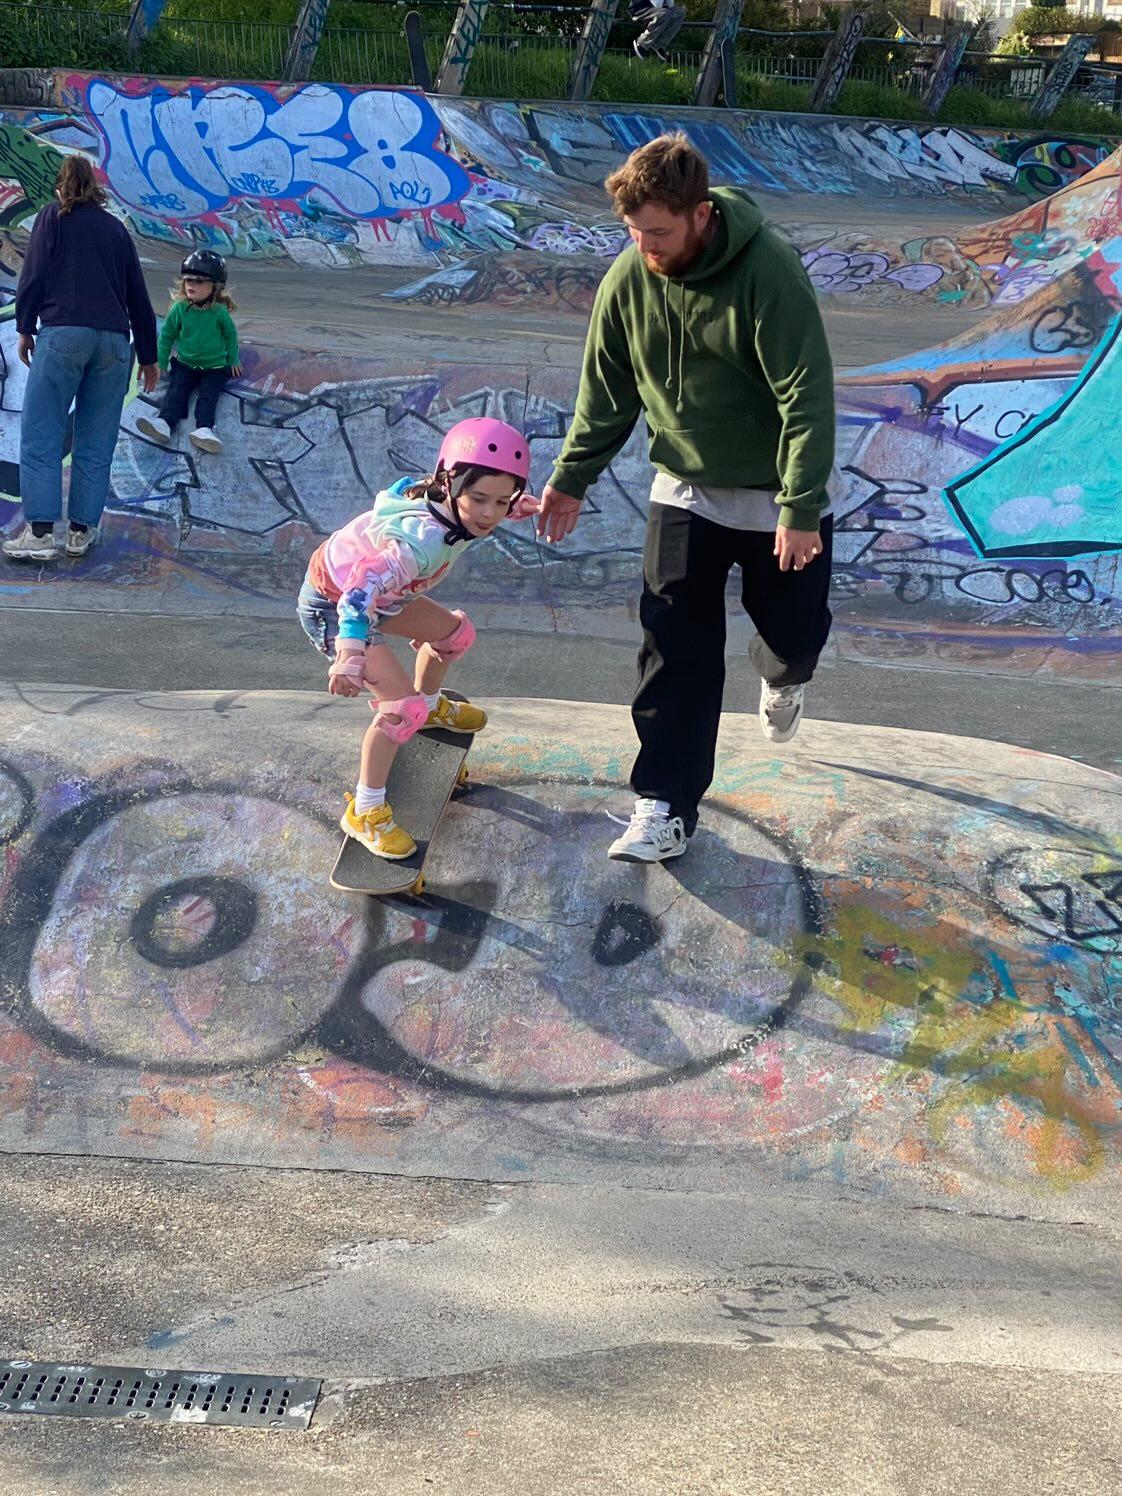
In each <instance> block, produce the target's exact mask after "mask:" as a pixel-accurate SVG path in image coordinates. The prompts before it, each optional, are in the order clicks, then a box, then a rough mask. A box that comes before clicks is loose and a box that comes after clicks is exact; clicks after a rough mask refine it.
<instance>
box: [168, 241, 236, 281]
mask: <svg viewBox="0 0 1122 1496" xmlns="http://www.w3.org/2000/svg"><path fill="white" fill-rule="evenodd" d="M179 273H180V275H197V276H199V277H200V279H202V280H208V281H213V282H214V284H215V285H216V286H224V285H225V284H226V261H225V260H224V259H223V258H222V256H221V255H219V254H215V252H214V250H213V249H193V250H192V251H191V253H190V254H189V255H188V256H187V258H186V259H185V260H184V261H183V264H182V265H180V267H179Z"/></svg>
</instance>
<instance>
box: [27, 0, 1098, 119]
mask: <svg viewBox="0 0 1122 1496" xmlns="http://www.w3.org/2000/svg"><path fill="white" fill-rule="evenodd" d="M410 4H416V5H417V6H418V7H419V8H421V10H422V15H423V23H424V28H425V51H426V55H427V57H428V62H429V68H430V70H431V72H432V74H433V76H434V77H435V75H436V72H437V70H438V68H439V64H440V60H441V56H442V53H443V50H444V43H445V39H446V37H447V34H448V30H449V28H450V27H451V24H452V22H453V20H454V18H455V15H456V5H455V4H454V3H450V0H410ZM294 9H295V0H294ZM371 9H372V18H376V24H374V25H372V26H369V27H361V28H359V27H342V26H332V25H331V24H330V21H329V23H328V25H327V27H326V28H325V30H324V33H323V36H322V38H321V40H320V44H319V51H318V53H317V55H316V58H315V63H314V66H313V70H312V76H313V78H315V79H317V80H320V81H324V82H328V81H331V82H340V83H381V84H403V83H408V82H409V81H410V76H411V75H410V68H409V57H408V51H407V49H406V45H405V40H404V36H403V35H402V31H401V21H402V19H403V17H404V13H405V6H404V5H396V6H388V5H387V6H379V7H377V8H376V9H375V8H373V7H372V8H371ZM621 9H622V7H621ZM586 14H587V12H586V10H585V9H584V8H583V7H573V6H558V5H556V4H552V5H551V4H546V3H534V0H529V3H525V0H519V3H515V4H492V5H491V6H490V8H489V10H488V12H487V17H486V21H485V31H484V35H483V38H482V40H481V42H480V44H479V46H478V48H477V50H476V53H475V58H474V61H473V63H472V67H471V70H470V72H469V74H468V82H467V91H468V92H469V93H470V94H473V95H476V96H489V97H494V98H508V99H519V98H524V99H549V98H564V97H566V95H567V92H568V84H569V79H570V76H571V73H572V67H573V62H574V60H575V57H576V52H577V47H578V44H579V38H580V32H581V29H582V27H583V25H584V21H585V19H586ZM127 20H128V11H127V10H124V9H120V10H70V9H68V8H64V7H54V8H48V7H46V6H43V5H41V4H38V3H32V0H0V66H3V65H4V64H5V63H7V64H9V65H11V64H14V65H19V66H42V67H51V66H55V67H57V66H71V67H85V68H91V69H99V68H105V69H127V68H132V69H139V70H145V71H151V72H156V73H167V74H172V75H177V76H183V75H188V76H189V75H192V74H193V75H199V76H204V77H208V76H209V77H226V78H265V79H277V78H280V77H281V75H282V73H283V71H284V59H285V54H286V52H287V50H288V45H289V41H290V38H291V35H292V26H291V25H290V24H285V23H280V22H271V21H242V20H233V21H228V20H216V19H191V18H186V17H177V16H176V15H175V14H174V7H173V8H172V13H171V14H169V13H167V12H165V13H164V15H163V17H162V18H161V20H160V23H159V25H158V27H157V28H156V29H155V30H154V31H153V32H152V33H151V34H150V36H149V37H148V38H147V39H146V40H145V41H144V42H143V43H142V44H141V46H140V47H139V49H137V50H136V51H130V50H129V48H128V46H127V44H126V42H125V28H126V24H127ZM639 29H640V27H639V25H638V24H637V23H635V22H632V21H631V20H630V19H629V18H628V17H627V16H626V14H623V15H622V16H621V17H620V18H619V19H618V20H617V23H616V25H615V26H614V27H613V29H612V33H611V37H610V39H609V46H608V50H607V51H606V52H605V54H604V59H603V64H602V67H601V73H600V77H599V79H598V81H597V85H596V88H595V90H594V92H593V98H601V99H609V100H623V99H628V100H632V101H635V102H639V103H642V102H644V101H645V100H647V99H649V100H650V101H651V102H656V101H657V102H665V101H666V99H667V95H668V94H670V95H674V96H676V97H677V98H678V99H680V100H682V101H683V102H684V101H686V100H688V99H689V97H690V95H691V93H692V87H693V82H694V79H695V77H696V75H697V70H698V67H699V64H700V61H701V52H702V48H703V46H704V44H705V39H706V36H707V34H708V33H709V31H711V29H712V27H711V23H706V22H689V23H688V24H687V25H686V26H685V27H684V28H683V30H682V31H681V32H680V34H679V36H678V38H677V39H676V41H675V43H674V46H673V51H672V54H671V57H670V62H669V69H670V71H669V73H667V72H666V71H664V70H661V69H659V70H658V71H655V70H653V69H651V68H650V67H649V65H648V64H645V63H640V62H638V61H637V59H636V58H635V57H634V55H633V53H632V51H631V42H632V41H633V40H634V38H635V36H636V35H637V34H638V32H639ZM831 34H832V33H831V32H829V31H818V32H812V31H793V32H768V31H759V30H755V29H753V28H750V27H742V28H741V29H740V31H739V33H738V35H737V50H736V71H737V75H738V77H739V78H740V79H741V80H742V81H745V82H747V81H748V80H768V81H771V82H773V83H782V84H787V85H790V86H793V87H795V88H799V89H806V90H809V89H810V87H811V86H812V85H813V83H814V81H815V78H816V76H817V73H818V69H819V66H820V63H821V59H822V57H823V55H824V53H825V51H826V48H827V46H828V45H829V41H830V37H831ZM940 52H941V44H940V43H938V42H930V41H928V42H924V41H920V40H914V39H911V38H905V39H898V38H886V37H866V38H865V39H863V40H862V41H861V43H860V45H859V47H858V50H857V54H856V57H855V60H854V63H853V66H852V68H851V70H850V73H849V79H850V81H851V82H854V83H866V84H878V85H882V86H886V87H890V88H894V89H896V90H898V91H899V92H901V93H904V94H911V95H918V94H920V93H922V91H923V89H924V88H925V87H926V84H927V82H928V80H929V78H930V76H931V73H932V71H933V69H934V68H935V67H936V65H937V63H938V59H939V56H940ZM5 53H8V54H12V53H14V54H15V55H14V56H12V55H8V56H5V55H4V54H5ZM1049 65H1050V63H1049V60H1048V59H1045V58H1041V57H1035V56H1033V57H1004V56H997V55H994V56H990V55H985V54H979V53H972V52H968V53H967V54H966V56H965V57H964V59H963V63H962V66H961V67H960V69H959V73H958V77H957V82H958V83H959V84H961V85H964V86H966V87H968V88H971V89H974V90H976V91H978V92H980V93H984V94H987V95H989V96H990V97H991V98H994V99H1014V100H1028V99H1030V98H1032V97H1033V95H1035V93H1036V92H1037V90H1038V88H1039V87H1040V84H1041V82H1042V80H1043V77H1044V74H1045V72H1046V71H1047V69H1048V67H1049ZM1074 92H1075V93H1076V94H1079V95H1082V96H1083V97H1085V98H1087V99H1088V100H1092V101H1094V102H1096V103H1099V104H1103V105H1105V106H1106V107H1107V108H1111V109H1113V110H1114V111H1115V113H1118V114H1122V67H1119V66H1118V65H1117V64H1116V65H1114V66H1110V65H1096V64H1090V65H1084V67H1083V68H1081V69H1080V71H1079V74H1078V75H1077V78H1076V80H1075V83H1074Z"/></svg>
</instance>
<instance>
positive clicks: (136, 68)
mask: <svg viewBox="0 0 1122 1496" xmlns="http://www.w3.org/2000/svg"><path fill="white" fill-rule="evenodd" d="M85 3H87V4H89V5H90V6H91V9H92V8H94V7H96V6H97V5H98V0H85ZM297 5H298V0H256V3H255V5H254V9H253V15H254V23H253V24H251V23H247V22H246V21H245V19H244V15H245V5H244V0H170V3H169V4H168V7H167V10H166V11H165V13H164V18H163V20H162V22H161V24H160V26H159V27H158V28H157V30H156V31H155V32H154V34H153V35H152V36H151V37H150V38H149V39H148V40H147V41H146V42H145V43H144V44H143V45H142V46H141V47H140V48H139V49H138V50H137V51H136V52H132V53H130V52H129V51H128V49H127V48H126V47H125V44H124V40H123V37H122V36H121V34H120V28H121V24H122V19H123V12H122V11H121V9H120V0H117V4H116V5H114V6H113V7H112V8H110V0H104V3H103V5H102V7H101V9H102V13H101V14H98V15H94V16H82V15H79V14H75V13H74V12H72V11H69V10H67V9H66V8H59V9H54V10H50V11H48V10H46V9H44V8H43V7H41V6H38V5H34V6H28V7H26V8H24V7H22V6H19V7H13V6H12V5H10V4H5V3H3V0H0V56H2V57H3V58H4V62H5V65H6V66H8V67H51V66H54V67H68V66H69V67H77V68H87V69H90V70H92V71H97V70H107V71H123V72H147V73H154V74H164V75H167V76H172V77H184V76H195V77H225V78H277V77H278V76H279V74H280V71H281V64H282V61H283V57H284V51H285V47H286V45H287V41H288V29H289V27H290V25H291V22H292V18H293V16H294V14H295V12H296V9H297ZM21 12H22V13H21ZM379 12H382V15H383V17H384V19H383V24H382V26H381V27H380V28H377V29H376V28H373V27H371V25H370V21H371V19H373V18H374V17H375V16H378V15H379ZM402 14H403V12H401V11H400V10H399V9H398V8H397V7H389V6H385V7H382V6H377V7H375V6H371V5H363V4H357V3H355V0H333V3H332V8H331V13H330V17H331V19H330V25H329V26H328V28H327V30H326V31H325V33H324V37H323V40H322V42H321V44H320V51H319V55H318V56H317V58H316V63H315V67H314V76H315V77H316V78H317V79H319V80H322V81H324V82H329V81H330V82H353V83H381V84H404V83H408V82H409V81H410V74H409V65H408V54H407V52H406V48H405V42H404V38H403V36H402V34H401V31H400V27H399V20H400V17H401V15H402ZM427 15H428V16H431V17H432V18H433V19H434V20H435V19H436V17H437V16H438V15H439V16H443V15H444V11H443V10H440V11H439V12H437V11H435V10H434V11H428V12H427ZM44 17H45V18H46V20H45V21H44V20H43V18H44ZM391 21H392V24H391ZM430 28H431V22H430ZM553 42H554V39H553V38H550V37H537V36H533V35H529V34H523V35H519V36H518V37H504V38H502V39H499V38H497V37H491V38H487V39H485V40H484V41H483V43H481V45H480V47H479V48H478V50H477V52H476V55H475V60H474V63H473V65H472V69H471V72H470V73H469V75H468V80H467V88H466V90H465V91H466V93H467V94H468V95H469V96H471V97H474V98H506V99H534V100H545V99H563V98H564V97H565V95H566V94H567V92H568V81H569V73H570V69H571V67H572V62H573V57H574V49H573V48H572V47H569V46H557V45H555V44H553ZM442 48H443V37H442V36H441V35H438V34H437V33H436V31H435V30H433V29H429V34H428V35H427V36H426V51H427V53H428V56H429V64H430V67H431V68H432V70H433V72H434V74H435V71H436V68H437V65H438V63H439V60H440V54H441V51H442ZM698 62H699V58H698V56H697V55H696V54H692V53H687V54H684V55H683V56H682V57H681V58H679V59H678V64H679V65H678V66H677V67H676V68H673V69H668V68H665V67H663V66H662V64H661V63H658V62H656V61H653V60H652V61H649V62H639V61H638V60H637V59H636V58H634V57H633V56H631V54H630V53H628V52H623V51H612V52H608V53H606V54H605V56H604V60H603V63H602V65H601V68H600V73H599V76H598V78H597V80H596V84H595V87H594V89H593V93H592V97H593V99H595V100H599V101H601V102H605V103H616V104H637V105H648V106H666V105H672V106H673V105H678V106H680V105H683V104H688V103H689V102H690V99H691V98H692V95H693V88H694V80H695V77H696V73H697V65H698ZM737 92H738V99H737V102H738V104H739V107H740V108H742V109H761V110H778V111H782V112H785V113H800V112H805V111H806V109H807V108H808V107H809V98H810V87H809V85H801V84H794V83H788V82H785V81H783V80H782V79H777V78H773V77H766V76H762V75H761V74H758V73H754V72H752V70H751V61H750V59H749V58H748V57H747V56H746V55H745V54H740V55H739V56H738V58H737ZM832 112H833V113H835V114H839V115H845V116H848V117H858V118H865V119H891V120H914V121H915V122H916V123H920V122H923V121H926V120H927V115H926V113H925V111H924V109H923V105H922V103H921V102H920V99H919V98H918V97H917V96H916V95H915V94H912V93H908V92H906V91H905V90H903V89H897V88H892V87H890V86H889V85H888V84H884V83H868V82H855V81H850V82H848V83H846V84H845V85H844V87H843V88H842V91H841V95H840V97H839V99H838V102H837V105H836V106H835V108H834V110H833V111H832ZM937 120H938V121H939V123H942V124H950V125H961V126H963V127H965V128H979V127H983V128H984V127H990V128H998V129H1000V128H1010V127H1012V128H1031V127H1032V125H1033V121H1032V118H1031V116H1030V113H1029V107H1028V104H1027V103H1026V102H1025V101H1023V100H1018V99H1008V98H1005V99H1001V98H994V97H992V96H991V95H989V94H986V93H983V92H981V91H980V90H977V89H970V88H965V87H962V86H956V87H954V88H952V89H951V90H950V92H949V93H948V95H947V98H946V100H945V102H944V104H943V107H942V108H941V109H940V111H939V113H938V115H937ZM1047 127H1048V128H1049V129H1055V130H1061V131H1064V132H1067V133H1071V134H1076V135H1097V136H1104V135H1105V136H1116V137H1117V136H1122V118H1120V117H1119V116H1118V115H1116V114H1114V113H1113V112H1112V111H1111V110H1109V109H1107V108H1105V107H1104V106H1103V105H1101V104H1092V103H1088V102H1087V101H1085V100H1083V99H1079V98H1074V97H1068V98H1067V99H1065V100H1064V102H1063V103H1062V104H1061V105H1060V107H1059V109H1058V110H1057V111H1056V113H1055V114H1054V115H1053V116H1052V118H1051V120H1050V121H1049V122H1048V126H1047Z"/></svg>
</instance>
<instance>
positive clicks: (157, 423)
mask: <svg viewBox="0 0 1122 1496" xmlns="http://www.w3.org/2000/svg"><path fill="white" fill-rule="evenodd" d="M136 429H137V430H138V431H140V432H142V433H143V434H144V435H145V436H150V437H151V438H152V440H153V441H154V442H159V443H160V445H161V447H166V446H167V444H168V442H170V441H171V427H170V426H169V425H168V423H167V422H166V421H165V420H164V418H163V416H137V418H136Z"/></svg>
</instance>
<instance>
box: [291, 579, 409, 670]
mask: <svg viewBox="0 0 1122 1496" xmlns="http://www.w3.org/2000/svg"><path fill="white" fill-rule="evenodd" d="M393 611H394V612H395V613H400V612H401V609H400V608H395V609H394V610H393ZM296 616H297V618H299V620H300V627H301V628H302V629H303V630H304V632H305V633H306V634H307V636H308V638H309V639H310V640H311V641H312V643H313V644H314V645H315V647H316V648H317V649H318V650H319V652H320V654H325V655H326V656H327V658H328V659H329V660H333V659H334V658H335V642H336V640H337V639H338V638H339V609H338V608H337V607H336V606H335V604H334V603H333V602H332V601H331V599H330V598H329V597H324V595H323V593H322V592H317V591H316V589H315V587H313V586H312V584H311V582H309V581H308V579H307V577H305V578H304V584H303V586H302V587H301V588H300V596H299V597H298V598H297V600H296ZM383 616H392V615H383ZM366 642H367V644H385V642H386V636H385V634H383V633H382V630H381V629H380V628H379V627H378V616H377V614H375V616H374V617H373V618H368V620H367V624H366Z"/></svg>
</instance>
